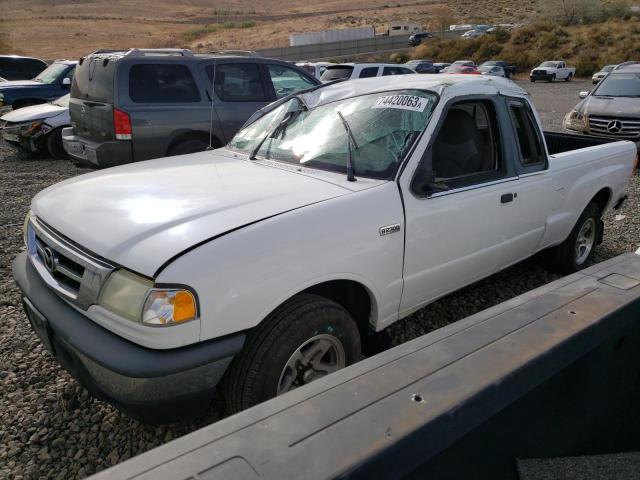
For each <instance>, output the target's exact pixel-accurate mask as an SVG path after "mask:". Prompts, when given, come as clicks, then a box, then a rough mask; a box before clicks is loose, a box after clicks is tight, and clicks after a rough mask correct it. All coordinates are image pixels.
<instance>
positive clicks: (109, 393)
mask: <svg viewBox="0 0 640 480" xmlns="http://www.w3.org/2000/svg"><path fill="white" fill-rule="evenodd" d="M12 267H13V277H14V279H15V281H16V283H17V284H18V287H19V288H20V290H22V293H23V302H24V306H25V312H26V314H27V317H28V319H29V321H30V323H31V326H32V328H33V330H34V331H35V333H36V334H37V335H38V337H39V338H40V340H41V342H42V343H43V345H44V346H45V347H46V348H47V350H49V352H50V353H51V354H52V355H53V356H54V357H55V359H56V360H57V361H58V363H60V364H61V365H62V366H63V367H64V368H65V369H66V370H68V371H69V373H71V375H73V376H74V377H75V378H76V379H77V380H78V381H79V382H80V383H81V384H82V385H83V386H84V387H85V388H86V389H87V390H88V391H89V392H91V393H92V394H93V395H95V396H96V397H98V398H101V399H104V400H106V401H108V402H109V403H111V404H113V405H114V406H116V407H117V408H118V409H120V410H122V411H123V412H124V413H125V414H127V415H129V416H132V417H134V418H137V419H140V420H142V421H144V422H149V423H167V422H171V421H176V420H180V419H183V418H188V417H194V416H197V415H200V414H202V413H204V412H205V411H206V409H207V408H208V406H209V404H210V402H211V399H212V397H213V393H214V387H215V386H216V385H217V384H218V383H219V381H220V379H221V378H222V376H223V374H224V372H225V371H226V369H227V367H228V366H229V363H230V362H231V360H232V358H233V356H234V355H235V354H237V353H238V352H239V351H240V350H241V349H242V347H243V345H244V341H245V335H244V334H243V333H239V334H234V335H229V336H227V337H224V338H220V339H215V340H209V341H206V342H200V343H198V344H195V345H190V346H186V347H182V348H176V349H169V350H154V349H150V348H145V347H142V346H140V345H137V344H135V343H132V342H130V341H128V340H125V339H123V338H121V337H119V336H118V335H115V334H113V333H111V332H110V331H108V330H106V329H104V328H103V327H101V326H99V325H97V324H96V323H94V322H93V321H91V320H90V319H89V318H87V317H86V316H84V315H83V314H82V313H80V312H79V311H78V310H76V309H74V308H73V307H71V306H70V305H69V304H68V303H66V302H65V301H64V300H62V299H61V298H60V297H58V296H57V295H56V294H55V293H53V292H52V291H51V290H50V289H49V288H48V287H47V286H46V284H45V283H44V281H43V280H42V278H41V277H40V276H39V275H38V273H37V272H36V270H35V268H34V267H33V265H31V262H30V261H29V259H28V257H27V254H26V253H25V252H23V253H20V254H19V255H18V256H17V257H16V259H15V260H14V262H13V266H12Z"/></svg>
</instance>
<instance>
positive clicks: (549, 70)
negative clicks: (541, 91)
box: [529, 60, 576, 82]
mask: <svg viewBox="0 0 640 480" xmlns="http://www.w3.org/2000/svg"><path fill="white" fill-rule="evenodd" d="M575 74H576V69H575V68H570V67H567V64H566V63H565V62H563V61H561V60H553V61H550V62H542V63H541V64H540V65H539V66H537V67H536V68H534V69H533V70H531V73H530V74H529V79H530V80H531V81H532V82H536V81H538V80H545V81H547V82H553V81H555V80H564V81H565V82H570V81H571V80H572V79H573V77H574V75H575Z"/></svg>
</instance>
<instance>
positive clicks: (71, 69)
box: [61, 67, 76, 80]
mask: <svg viewBox="0 0 640 480" xmlns="http://www.w3.org/2000/svg"><path fill="white" fill-rule="evenodd" d="M75 71H76V67H73V68H70V69H69V70H67V73H65V74H64V77H62V79H61V80H64V79H65V78H68V79H69V80H73V73H74V72H75Z"/></svg>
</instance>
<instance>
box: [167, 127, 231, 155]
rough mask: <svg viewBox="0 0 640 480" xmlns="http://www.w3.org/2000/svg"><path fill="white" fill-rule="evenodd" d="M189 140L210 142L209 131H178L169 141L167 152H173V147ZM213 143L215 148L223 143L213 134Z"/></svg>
mask: <svg viewBox="0 0 640 480" xmlns="http://www.w3.org/2000/svg"><path fill="white" fill-rule="evenodd" d="M188 140H202V141H204V142H205V143H209V132H205V131H203V130H188V131H185V132H180V133H178V134H177V135H176V136H175V137H174V138H172V139H171V141H170V142H169V146H168V147H167V150H166V154H167V155H169V152H171V150H172V149H173V148H175V147H176V146H177V145H179V144H180V143H182V142H185V141H188ZM211 145H212V146H213V147H214V148H218V147H221V146H222V145H223V143H222V141H221V140H220V139H219V138H218V137H217V136H216V135H212V136H211Z"/></svg>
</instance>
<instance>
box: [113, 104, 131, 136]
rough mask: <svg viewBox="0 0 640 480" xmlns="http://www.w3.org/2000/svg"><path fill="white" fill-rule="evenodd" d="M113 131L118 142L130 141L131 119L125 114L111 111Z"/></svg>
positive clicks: (120, 111)
mask: <svg viewBox="0 0 640 480" xmlns="http://www.w3.org/2000/svg"><path fill="white" fill-rule="evenodd" d="M113 129H114V131H115V133H116V138H117V139H118V140H131V117H130V116H129V114H128V113H127V112H123V111H122V110H118V109H117V108H114V109H113Z"/></svg>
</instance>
